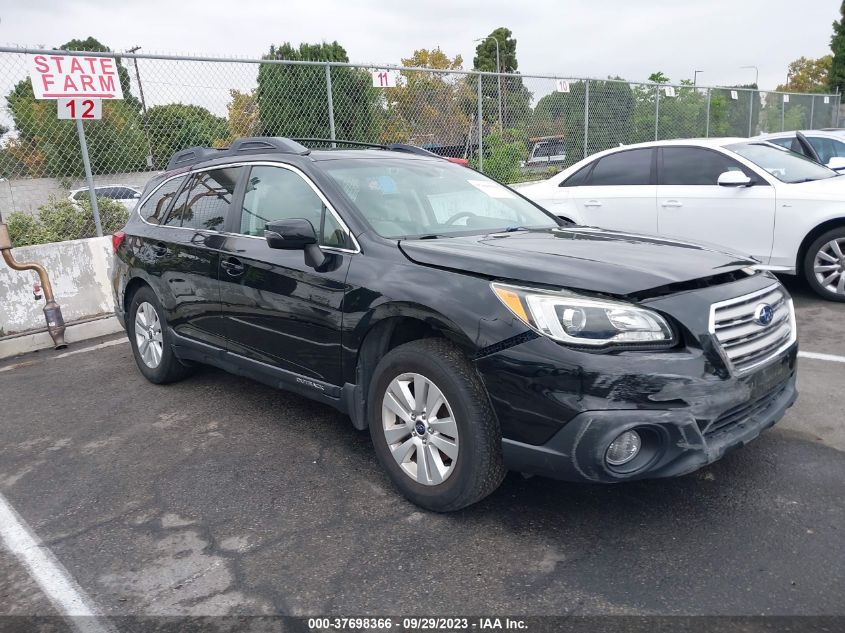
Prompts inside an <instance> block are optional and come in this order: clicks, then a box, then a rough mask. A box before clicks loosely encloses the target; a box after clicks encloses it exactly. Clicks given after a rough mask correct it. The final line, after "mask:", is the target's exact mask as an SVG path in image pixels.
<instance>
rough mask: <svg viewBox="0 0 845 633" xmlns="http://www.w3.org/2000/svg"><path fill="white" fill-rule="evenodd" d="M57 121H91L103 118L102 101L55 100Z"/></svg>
mask: <svg viewBox="0 0 845 633" xmlns="http://www.w3.org/2000/svg"><path fill="white" fill-rule="evenodd" d="M56 101H57V102H58V110H59V119H83V120H87V121H93V120H96V119H102V118H103V100H102V99H84V98H83V99H57V100H56Z"/></svg>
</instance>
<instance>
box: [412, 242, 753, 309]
mask: <svg viewBox="0 0 845 633" xmlns="http://www.w3.org/2000/svg"><path fill="white" fill-rule="evenodd" d="M399 247H400V248H401V249H402V251H403V252H404V253H405V255H406V256H407V257H408V258H409V259H411V260H412V261H414V262H417V263H419V264H425V265H428V266H437V267H439V268H447V269H452V270H460V271H466V272H472V273H476V274H481V275H485V276H489V277H493V278H499V279H513V280H518V281H523V282H528V283H539V284H546V285H550V286H560V287H564V288H574V289H579V290H589V291H593V292H601V293H608V294H615V295H627V294H634V293H638V292H642V291H645V290H650V289H652V288H657V287H660V286H666V285H669V284H674V283H681V282H686V281H692V280H694V279H701V278H704V277H711V276H713V275H718V274H721V273H727V272H731V271H733V270H737V269H740V268H745V267H747V266H751V265H754V264H755V263H757V262H755V261H754V260H752V259H748V258H745V257H741V256H739V255H731V254H728V253H723V252H721V251H718V250H714V249H711V248H706V247H704V246H699V245H696V244H689V243H686V242H678V241H674V240H667V239H662V238H659V237H652V236H646V235H636V234H633V233H620V232H615V231H606V230H603V229H596V228H589V227H572V228H560V229H542V230H531V231H514V232H512V233H496V234H489V235H472V236H461V237H450V238H441V239H436V240H404V241H402V242H400V244H399Z"/></svg>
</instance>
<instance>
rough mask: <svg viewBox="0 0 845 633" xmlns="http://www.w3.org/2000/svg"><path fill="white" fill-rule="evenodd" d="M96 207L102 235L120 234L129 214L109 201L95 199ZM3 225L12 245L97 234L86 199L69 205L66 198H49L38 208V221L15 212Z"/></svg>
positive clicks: (69, 202) (42, 242)
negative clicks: (6, 226) (116, 232)
mask: <svg viewBox="0 0 845 633" xmlns="http://www.w3.org/2000/svg"><path fill="white" fill-rule="evenodd" d="M97 207H98V208H99V210H100V222H101V224H102V226H103V235H107V234H109V233H114V232H115V231H119V230H120V229H122V228H123V227H124V226H125V225H126V221H127V220H128V219H129V211H127V210H126V208H125V207H124V206H123V205H122V204H120V203H119V202H115V201H114V200H111V199H109V198H97ZM6 223H7V224H8V226H9V235H10V236H11V238H12V244H13V245H15V246H29V245H30V244H47V243H49V242H64V241H67V240H78V239H83V238H86V237H96V235H97V229H96V226H95V224H94V214H93V213H92V212H91V202H90V201H89V200H87V199H86V200H81V201H79V202H71V201H70V200H68V199H67V198H55V197H51V198H50V200H49V201H48V202H47V204H45V205H42V206H41V207H40V208H39V209H38V217H37V218H34V217H32V216H30V215H26V214H25V213H21V212H19V211H16V212H15V213H11V214H10V215H9V216H8V218H7V219H6Z"/></svg>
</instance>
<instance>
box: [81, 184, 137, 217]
mask: <svg viewBox="0 0 845 633" xmlns="http://www.w3.org/2000/svg"><path fill="white" fill-rule="evenodd" d="M94 194H95V195H96V196H97V197H98V198H108V199H109V200H114V201H115V202H119V203H120V204H122V205H123V206H124V207H126V209H127V211H132V210H133V209H134V208H135V205H136V204H137V203H138V198H140V197H141V192H140V191H138V190H137V189H135V188H133V187H127V186H125V185H102V186H98V187H94ZM88 198H89V193H88V187H85V188H84V189H74V190H73V191H71V192H70V194H69V195H68V199H69V200H70V201H71V202H74V203H78V202H80V201H82V200H88Z"/></svg>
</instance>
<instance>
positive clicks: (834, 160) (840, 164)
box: [827, 156, 845, 171]
mask: <svg viewBox="0 0 845 633" xmlns="http://www.w3.org/2000/svg"><path fill="white" fill-rule="evenodd" d="M827 166H828V167H829V168H830V169H832V170H834V171H845V156H832V157H831V158H830V160H829V161H828V163H827Z"/></svg>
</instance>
